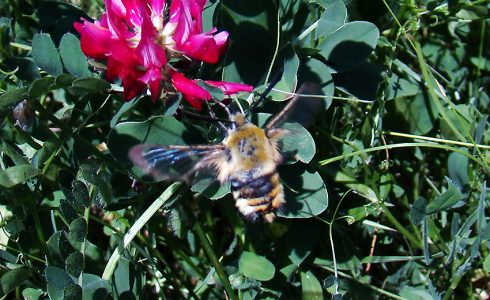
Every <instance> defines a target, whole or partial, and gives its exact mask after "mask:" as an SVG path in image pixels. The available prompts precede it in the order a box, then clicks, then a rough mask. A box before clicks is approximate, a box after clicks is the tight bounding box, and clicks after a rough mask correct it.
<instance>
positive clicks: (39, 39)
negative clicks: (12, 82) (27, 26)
mask: <svg viewBox="0 0 490 300" xmlns="http://www.w3.org/2000/svg"><path fill="white" fill-rule="evenodd" d="M32 57H33V58H34V62H35V63H36V64H37V65H38V66H39V67H40V68H41V69H42V70H45V71H46V72H48V74H50V75H53V76H56V75H59V74H61V73H63V65H62V64H61V57H60V54H59V52H58V49H56V46H55V45H54V43H53V40H51V37H50V36H49V34H47V33H39V34H36V35H35V36H34V38H33V39H32Z"/></svg>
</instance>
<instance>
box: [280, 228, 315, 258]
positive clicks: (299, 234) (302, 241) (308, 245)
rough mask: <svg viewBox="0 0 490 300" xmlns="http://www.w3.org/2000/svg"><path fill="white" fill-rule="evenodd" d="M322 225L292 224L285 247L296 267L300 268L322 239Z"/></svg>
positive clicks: (285, 240) (286, 237) (285, 239)
mask: <svg viewBox="0 0 490 300" xmlns="http://www.w3.org/2000/svg"><path fill="white" fill-rule="evenodd" d="M320 232H321V226H320V223H318V222H316V221H313V222H310V221H309V220H308V221H307V222H295V223H293V224H291V226H290V227H289V230H288V232H287V233H286V236H285V238H284V246H285V248H286V249H287V251H288V252H289V253H288V257H289V259H290V260H291V262H293V264H294V265H296V266H298V267H299V266H300V265H301V263H302V262H303V261H304V260H305V259H306V258H307V257H308V256H309V255H310V253H311V251H313V249H314V247H315V245H316V243H317V242H318V240H319V239H320V236H321V234H320Z"/></svg>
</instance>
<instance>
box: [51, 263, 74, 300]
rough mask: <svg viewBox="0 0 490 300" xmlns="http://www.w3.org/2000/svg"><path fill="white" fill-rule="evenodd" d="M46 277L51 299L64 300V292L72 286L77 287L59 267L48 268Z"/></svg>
mask: <svg viewBox="0 0 490 300" xmlns="http://www.w3.org/2000/svg"><path fill="white" fill-rule="evenodd" d="M44 276H45V277H46V281H47V282H48V294H49V297H50V298H51V299H55V300H58V299H64V290H65V289H66V288H67V287H69V286H71V285H75V283H74V282H73V280H72V279H71V278H70V276H69V275H68V274H67V273H66V272H65V271H64V270H62V269H60V268H57V267H51V266H48V267H46V269H45V270H44Z"/></svg>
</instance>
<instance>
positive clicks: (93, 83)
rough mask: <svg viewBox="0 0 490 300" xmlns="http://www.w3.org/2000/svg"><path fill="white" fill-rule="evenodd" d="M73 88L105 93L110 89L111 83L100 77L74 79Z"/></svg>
mask: <svg viewBox="0 0 490 300" xmlns="http://www.w3.org/2000/svg"><path fill="white" fill-rule="evenodd" d="M71 88H75V89H82V90H85V91H88V92H92V93H103V92H106V91H108V90H109V89H110V88H111V85H110V84H109V83H108V82H107V81H105V80H103V79H99V78H82V79H76V80H75V81H73V83H72V87H71ZM69 90H71V89H69Z"/></svg>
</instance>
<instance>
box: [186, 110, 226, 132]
mask: <svg viewBox="0 0 490 300" xmlns="http://www.w3.org/2000/svg"><path fill="white" fill-rule="evenodd" d="M181 112H182V113H183V114H184V115H188V116H190V117H193V118H196V119H200V120H206V121H213V122H219V123H220V124H221V125H223V124H222V123H221V122H223V123H234V122H233V121H231V120H227V119H221V118H216V117H208V116H204V115H201V114H198V113H195V112H192V111H188V110H182V111H181ZM223 126H224V125H223ZM225 128H226V127H225Z"/></svg>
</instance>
